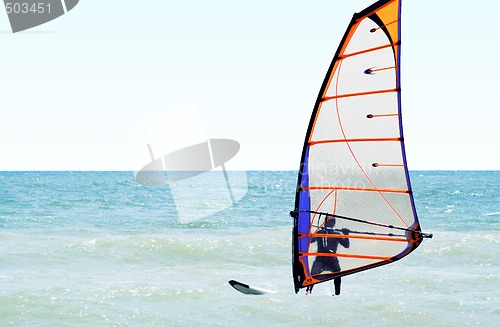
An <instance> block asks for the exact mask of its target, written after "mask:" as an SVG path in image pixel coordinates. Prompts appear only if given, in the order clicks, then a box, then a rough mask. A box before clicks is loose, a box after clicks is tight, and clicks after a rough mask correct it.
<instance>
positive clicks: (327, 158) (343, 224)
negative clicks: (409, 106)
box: [290, 0, 432, 292]
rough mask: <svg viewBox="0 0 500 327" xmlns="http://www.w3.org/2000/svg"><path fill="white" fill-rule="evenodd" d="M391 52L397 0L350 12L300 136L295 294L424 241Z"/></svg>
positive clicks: (397, 62) (397, 28)
mask: <svg viewBox="0 0 500 327" xmlns="http://www.w3.org/2000/svg"><path fill="white" fill-rule="evenodd" d="M400 57H401V1H400V0H380V1H378V2H376V3H375V4H373V5H371V6H370V7H368V8H366V9H365V10H363V11H361V12H360V13H356V14H354V16H353V18H352V20H351V22H350V24H349V26H348V28H347V31H346V32H345V35H344V37H343V39H342V41H341V43H340V45H339V47H338V50H337V52H336V54H335V57H334V58H333V60H332V63H331V65H330V67H329V69H328V72H327V74H326V77H325V80H324V82H323V84H322V87H321V89H320V92H319V95H318V98H317V100H316V103H315V106H314V110H313V112H312V116H311V120H310V123H309V127H308V130H307V134H306V138H305V142H304V148H303V152H302V158H301V164H300V169H299V176H298V185H297V193H296V198H295V209H294V210H293V211H292V212H291V213H290V214H291V216H292V217H293V218H294V228H293V276H294V285H295V291H296V292H298V291H299V289H300V288H303V287H306V286H308V285H314V284H317V283H321V282H324V281H328V280H331V279H333V278H336V277H341V276H345V275H349V274H352V273H356V272H360V271H363V270H366V269H370V268H375V267H379V266H381V265H384V264H388V263H391V262H393V261H396V260H399V259H401V258H403V257H404V256H406V255H408V254H409V253H410V252H412V251H413V250H415V249H416V248H417V247H418V245H419V244H420V243H421V241H422V239H423V238H425V237H432V235H430V234H425V233H422V232H421V229H420V224H419V221H418V218H417V212H416V209H415V204H414V201H413V195H412V190H411V186H410V177H409V174H408V168H407V163H406V156H405V146H404V142H403V128H402V119H401V79H400V66H401V59H400ZM327 221H330V222H329V223H327ZM328 244H330V246H327V245H328ZM325 249H326V250H325ZM315 261H317V264H316V267H314V266H315ZM328 262H330V263H328Z"/></svg>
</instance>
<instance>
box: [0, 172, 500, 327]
mask: <svg viewBox="0 0 500 327" xmlns="http://www.w3.org/2000/svg"><path fill="white" fill-rule="evenodd" d="M411 177H412V185H413V189H414V194H415V201H416V205H417V210H418V213H419V217H420V222H421V224H422V227H423V230H424V231H425V232H431V233H433V234H434V238H433V239H431V240H425V241H424V242H423V243H422V245H421V246H420V247H419V248H418V249H417V250H416V251H415V252H414V253H412V254H411V255H410V256H408V257H406V258H404V259H403V260H401V261H398V262H396V263H394V264H391V265H388V266H384V267H380V268H377V269H372V270H369V271H365V272H362V273H359V274H355V275H352V276H348V277H345V278H344V279H343V283H342V295H341V296H340V297H332V296H330V295H331V293H332V285H330V283H324V284H320V285H318V286H316V287H315V290H314V294H313V295H312V296H304V295H303V292H302V293H299V294H298V295H295V293H294V292H293V285H292V278H291V267H290V258H291V246H290V244H291V241H290V236H291V226H292V220H291V218H289V215H288V212H289V211H290V210H291V209H292V208H293V205H294V190H295V183H296V174H295V173H294V172H248V194H247V195H246V196H244V197H243V198H242V199H241V200H240V201H239V202H237V203H236V205H235V206H233V207H230V208H227V209H226V210H223V211H220V212H218V213H216V214H214V215H211V216H209V217H205V218H203V219H200V220H196V221H193V222H190V223H180V222H179V219H178V218H179V217H178V215H177V209H176V205H175V201H174V200H173V196H172V192H171V190H169V189H168V188H165V187H163V188H149V187H143V186H139V185H137V183H136V182H135V181H134V175H133V173H131V172H0V242H1V248H2V251H1V252H0V325H2V326H4V325H5V326H9V325H12V326H170V325H174V326H176V325H182V326H198V325H200V324H204V325H211V326H257V325H258V326H304V325H306V326H317V325H326V326H328V325H331V326H401V325H410V326H417V325H422V324H425V325H427V326H454V325H460V326H477V325H479V326H496V325H499V323H500V296H499V291H498V290H499V289H500V260H499V250H500V246H499V239H498V236H499V230H500V201H499V199H500V192H499V186H498V185H499V183H500V172H498V171H493V172H488V171H458V172H455V171H414V172H412V173H411ZM198 191H199V192H202V191H204V192H207V191H209V190H198ZM207 205H209V204H207ZM230 279H236V280H240V281H242V282H246V283H251V284H254V285H257V286H261V287H265V288H270V289H275V290H276V291H277V293H276V294H272V295H266V296H260V297H259V296H245V295H242V294H240V293H238V292H236V291H234V290H233V289H232V288H231V287H230V286H229V285H228V284H227V281H228V280H230Z"/></svg>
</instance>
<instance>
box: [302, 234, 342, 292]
mask: <svg viewBox="0 0 500 327" xmlns="http://www.w3.org/2000/svg"><path fill="white" fill-rule="evenodd" d="M342 233H344V234H348V233H349V231H348V230H347V229H344V230H342ZM317 234H337V235H341V234H340V233H339V232H334V231H331V230H329V229H325V228H322V229H321V230H319V231H318V233H317ZM313 242H317V243H318V252H319V253H337V248H338V246H339V244H340V245H342V246H343V247H345V248H348V247H349V239H348V238H333V237H314V238H313V239H312V241H311V243H313ZM323 271H331V272H336V271H340V264H339V259H337V257H329V256H317V257H316V260H314V262H313V265H312V268H311V275H316V274H320V273H322V272H323ZM333 281H334V285H335V294H336V295H339V294H340V283H341V279H340V277H337V278H335V279H334V280H333ZM313 286H314V285H310V286H308V287H307V288H306V291H307V292H309V293H310V292H311V291H312V289H313Z"/></svg>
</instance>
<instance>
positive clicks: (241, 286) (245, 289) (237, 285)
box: [228, 279, 276, 295]
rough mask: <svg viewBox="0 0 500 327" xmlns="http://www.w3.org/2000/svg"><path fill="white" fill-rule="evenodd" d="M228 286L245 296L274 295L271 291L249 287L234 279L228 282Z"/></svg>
mask: <svg viewBox="0 0 500 327" xmlns="http://www.w3.org/2000/svg"><path fill="white" fill-rule="evenodd" d="M228 283H229V285H231V286H232V287H233V288H234V289H235V290H237V291H238V292H241V293H243V294H247V295H264V294H274V293H276V292H275V291H273V290H268V289H265V288H262V287H256V286H250V285H247V284H244V283H241V282H238V281H236V280H234V279H231V280H230V281H228Z"/></svg>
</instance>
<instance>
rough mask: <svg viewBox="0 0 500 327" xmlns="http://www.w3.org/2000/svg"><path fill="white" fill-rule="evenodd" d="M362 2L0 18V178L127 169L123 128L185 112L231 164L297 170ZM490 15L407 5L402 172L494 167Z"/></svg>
mask: <svg viewBox="0 0 500 327" xmlns="http://www.w3.org/2000/svg"><path fill="white" fill-rule="evenodd" d="M372 2H374V1H372V0H350V1H340V0H338V1H336V0H328V1H327V0H324V1H323V0H310V1H293V0H286V1H285V0H266V1H262V0H253V1H237V0H212V1H206V0H191V1H187V0H186V1H179V0H177V1H166V0H151V1H142V2H137V1H123V0H106V1H103V0H81V1H80V3H79V4H78V5H77V6H76V7H75V8H74V9H73V10H71V11H70V12H68V13H67V14H65V15H63V16H61V17H59V18H57V19H55V20H54V21H51V22H48V23H46V24H44V25H41V26H38V27H35V28H33V29H30V30H28V31H25V32H20V33H16V34H13V33H12V32H11V31H10V25H9V22H8V17H7V14H6V12H5V11H4V10H0V44H1V47H0V49H1V51H0V60H1V63H2V65H1V74H0V89H1V91H0V113H1V120H0V124H1V125H0V170H138V169H140V168H138V167H137V166H134V165H135V164H134V160H133V158H132V159H131V157H133V152H132V154H131V146H130V133H131V131H132V130H133V129H134V126H136V125H137V123H139V122H141V121H144V120H147V119H150V117H152V116H154V115H157V114H158V113H162V112H176V111H179V110H183V109H182V108H185V107H186V106H188V107H195V108H196V109H197V111H198V113H199V117H200V122H199V124H198V123H197V124H194V125H193V126H198V125H202V126H203V133H202V136H203V135H205V136H206V138H229V139H233V140H236V141H238V142H239V143H240V145H241V149H240V152H239V153H238V154H237V155H236V157H235V158H234V159H233V160H232V166H231V168H232V169H241V170H297V169H298V168H299V167H298V166H299V163H300V155H301V151H302V145H303V141H304V137H305V133H306V129H307V125H308V122H309V118H310V115H311V111H312V109H313V106H314V103H315V100H316V97H317V94H318V91H319V88H320V86H321V83H322V82H323V79H324V76H325V74H326V71H327V69H328V66H329V64H330V61H331V59H332V57H333V55H334V54H335V51H336V49H337V46H338V44H339V42H340V40H341V38H342V36H343V34H344V31H345V29H346V27H347V25H348V23H349V21H350V19H351V17H352V14H353V13H354V12H356V11H361V10H362V9H364V8H365V7H367V6H369V5H370V4H371V3H372ZM498 12H500V1H495V0H483V1H481V0H478V1H474V2H469V1H458V0H454V1H452V0H439V1H436V0H418V1H417V0H406V1H404V2H403V17H402V22H403V23H402V24H403V26H402V67H401V69H402V99H403V104H402V108H403V125H404V126H403V127H404V133H405V140H406V150H407V159H408V166H409V169H410V170H422V169H444V170H455V169H494V170H499V169H500V154H499V149H500V147H499V146H498V142H499V141H500V132H499V130H500V125H499V122H500V113H499V112H500V105H499V100H498V97H499V94H500V78H498V60H499V58H500V41H499V40H500V37H499V35H498V33H499V31H500V19H498V17H497V16H498ZM172 124H173V125H175V126H168V125H169V124H168V123H167V124H166V126H165V128H166V129H171V130H175V129H178V128H182V124H179V123H178V122H173V123H172ZM185 124H186V130H189V128H193V127H189V124H188V123H186V122H185ZM196 132H199V131H198V130H197V131H196ZM176 135H177V134H176ZM158 155H162V154H161V153H158Z"/></svg>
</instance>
